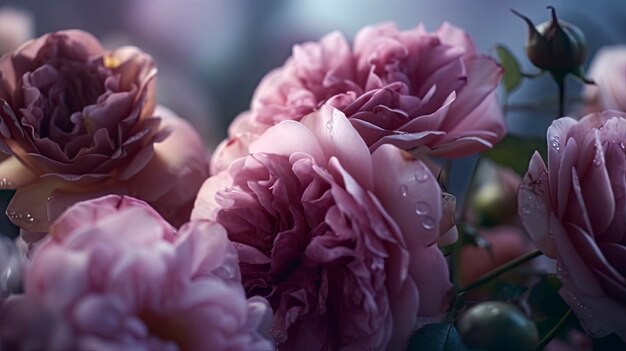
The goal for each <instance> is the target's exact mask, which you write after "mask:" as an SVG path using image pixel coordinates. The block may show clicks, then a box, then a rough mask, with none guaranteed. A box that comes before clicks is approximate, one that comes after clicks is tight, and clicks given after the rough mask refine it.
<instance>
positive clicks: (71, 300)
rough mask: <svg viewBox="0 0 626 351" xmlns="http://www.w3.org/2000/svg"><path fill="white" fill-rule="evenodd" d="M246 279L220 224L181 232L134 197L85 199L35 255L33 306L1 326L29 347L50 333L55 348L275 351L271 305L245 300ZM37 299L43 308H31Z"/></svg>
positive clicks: (30, 275)
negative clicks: (33, 327) (32, 324)
mask: <svg viewBox="0 0 626 351" xmlns="http://www.w3.org/2000/svg"><path fill="white" fill-rule="evenodd" d="M240 279H241V278H240V273H239V267H238V259H237V252H236V251H235V249H234V247H233V246H232V244H231V243H230V242H229V241H228V239H227V237H226V232H225V231H224V229H223V228H222V227H221V226H220V225H218V224H212V223H209V222H206V221H195V222H191V223H188V224H186V225H185V226H183V227H182V228H181V229H180V231H179V232H178V233H176V232H175V230H174V228H172V227H171V226H170V225H169V224H168V223H167V222H165V221H164V220H163V219H162V218H161V217H160V215H159V214H158V213H156V212H155V211H154V210H153V209H152V208H150V207H149V206H148V205H147V204H146V203H144V202H142V201H139V200H135V199H133V198H128V197H121V196H114V195H112V196H107V197H103V198H99V199H96V200H91V201H87V202H81V203H78V204H76V205H74V206H73V207H71V208H70V209H69V210H68V211H66V212H65V213H64V214H63V215H62V216H61V217H59V219H58V220H57V221H56V222H55V223H53V225H52V226H51V230H50V235H49V236H48V237H47V238H46V239H44V240H43V241H42V242H41V244H40V245H38V246H37V247H36V248H35V250H34V251H33V253H32V257H31V263H30V264H29V266H28V269H27V271H26V280H25V296H23V297H22V298H20V299H21V300H22V301H24V302H23V304H28V305H29V306H30V307H19V305H18V307H16V306H15V303H19V301H16V302H14V303H12V304H10V305H8V308H10V309H9V310H8V311H5V312H6V313H10V312H11V311H14V314H13V317H14V318H15V319H14V320H12V323H6V324H3V325H0V326H1V328H0V329H1V330H0V337H2V338H3V339H4V340H2V342H3V343H11V342H13V343H14V344H18V345H29V344H30V343H35V342H36V340H32V339H31V337H32V338H34V337H38V336H42V335H45V336H47V341H48V342H49V344H47V345H46V346H47V348H49V349H62V348H65V349H80V350H113V349H115V350H137V349H145V350H148V349H150V350H175V349H176V350H178V349H186V350H206V349H207V348H210V349H211V350H272V349H273V343H272V342H271V341H270V340H269V339H268V338H267V337H265V336H264V329H265V331H266V330H267V328H269V322H270V321H271V310H270V308H269V306H268V304H267V301H265V300H263V299H262V298H260V297H255V298H251V299H248V300H246V297H245V293H244V290H243V289H242V287H241V283H240ZM32 301H35V302H36V303H35V304H33V303H32ZM37 305H39V307H38V308H39V309H41V310H42V311H44V313H43V314H41V313H26V312H28V311H29V310H30V309H34V308H35V307H37ZM20 311H26V312H24V313H22V312H20ZM44 316H48V317H46V318H48V319H49V320H51V321H53V322H54V323H46V320H45V318H44ZM24 318H27V319H28V318H31V319H32V320H33V321H34V322H38V323H39V325H38V327H37V328H36V330H30V329H29V330H20V329H19V328H18V330H15V331H13V333H7V329H15V325H17V326H28V325H29V323H27V322H28V321H24V320H23V319H24ZM22 329H23V328H22ZM16 334H17V335H22V336H23V337H21V338H19V339H17V340H16V339H15V338H13V339H11V336H15V335H16ZM29 336H30V337H29Z"/></svg>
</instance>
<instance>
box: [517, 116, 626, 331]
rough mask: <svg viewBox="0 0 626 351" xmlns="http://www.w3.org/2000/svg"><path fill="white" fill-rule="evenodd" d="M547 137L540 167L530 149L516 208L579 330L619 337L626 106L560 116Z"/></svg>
mask: <svg viewBox="0 0 626 351" xmlns="http://www.w3.org/2000/svg"><path fill="white" fill-rule="evenodd" d="M547 138H548V166H547V169H546V165H545V163H544V161H543V160H542V159H541V156H539V154H537V153H535V155H534V156H533V158H532V160H531V162H530V166H529V170H528V173H527V174H526V176H525V177H524V179H523V181H522V184H521V186H520V191H519V202H518V203H519V209H520V210H519V214H520V216H521V218H522V221H523V223H524V226H525V227H526V230H527V231H528V233H529V234H530V235H531V237H532V239H533V241H534V242H535V244H536V245H537V247H539V248H540V249H541V250H542V251H543V252H544V253H545V254H546V255H547V256H549V257H551V258H554V259H556V260H557V274H558V276H559V278H560V280H561V283H562V288H561V290H560V294H561V296H562V297H563V299H564V300H565V301H566V302H567V303H568V304H569V306H570V307H571V308H572V309H573V310H574V312H575V313H576V315H577V316H578V318H579V320H580V321H581V323H582V325H583V327H584V328H585V330H586V331H587V332H588V333H589V334H591V335H592V336H595V337H601V336H604V335H607V334H610V333H617V335H619V336H620V337H621V338H622V339H624V340H626V265H625V263H626V260H625V258H626V184H625V181H624V179H625V177H626V153H625V151H624V150H625V147H624V144H625V143H626V113H623V112H617V111H605V112H602V113H596V114H591V115H587V116H585V117H584V118H582V119H581V120H580V121H579V122H577V121H575V120H574V119H572V118H569V117H564V118H560V119H558V120H556V121H554V122H553V123H552V126H550V128H548V135H547Z"/></svg>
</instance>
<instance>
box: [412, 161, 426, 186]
mask: <svg viewBox="0 0 626 351" xmlns="http://www.w3.org/2000/svg"><path fill="white" fill-rule="evenodd" d="M428 173H429V172H428V170H427V169H426V167H425V166H424V165H421V164H420V165H419V166H417V169H416V170H415V180H416V181H418V182H420V183H423V182H425V181H427V180H428Z"/></svg>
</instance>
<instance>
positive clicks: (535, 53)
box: [511, 6, 587, 80]
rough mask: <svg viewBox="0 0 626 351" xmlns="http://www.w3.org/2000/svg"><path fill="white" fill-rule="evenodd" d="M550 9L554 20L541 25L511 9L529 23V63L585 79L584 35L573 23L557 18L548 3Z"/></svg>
mask: <svg viewBox="0 0 626 351" xmlns="http://www.w3.org/2000/svg"><path fill="white" fill-rule="evenodd" d="M548 9H550V10H551V11H552V19H551V20H550V21H547V22H544V23H541V24H540V25H538V26H535V25H534V24H533V22H532V21H531V20H530V19H529V18H528V17H526V16H524V15H522V14H520V13H519V12H517V11H515V10H511V11H512V12H513V13H514V14H515V15H517V16H518V17H520V18H521V19H523V20H524V21H525V22H526V24H528V30H529V31H528V38H527V40H526V54H527V55H528V58H529V59H530V62H532V64H533V65H535V66H537V67H538V68H540V69H543V70H547V71H550V72H552V73H553V74H554V73H555V72H559V73H561V74H565V73H573V74H574V75H576V76H579V77H580V78H581V79H583V80H585V79H584V77H583V74H582V69H581V65H582V64H583V62H584V60H585V55H586V53H587V44H586V41H585V36H584V34H583V33H582V31H581V30H580V29H578V27H576V26H574V25H573V24H571V23H568V22H565V21H560V20H558V18H557V17H556V10H555V9H554V7H552V6H548Z"/></svg>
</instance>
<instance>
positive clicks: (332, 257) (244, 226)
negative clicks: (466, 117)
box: [192, 106, 451, 350]
mask: <svg viewBox="0 0 626 351" xmlns="http://www.w3.org/2000/svg"><path fill="white" fill-rule="evenodd" d="M250 152H251V154H250V155H248V156H247V157H245V158H240V159H237V160H236V161H235V162H233V163H232V164H231V165H230V167H229V168H228V170H226V171H222V172H221V173H218V174H217V175H215V176H213V177H211V178H209V179H208V180H207V181H206V182H205V183H204V185H203V187H202V189H201V191H200V193H199V194H198V199H197V201H196V207H195V208H194V211H193V213H192V218H204V219H210V220H213V221H217V222H218V223H220V224H222V225H223V226H224V228H226V231H227V232H228V236H229V238H230V239H231V240H233V241H234V242H235V243H236V244H235V245H236V248H237V250H238V252H239V258H240V267H241V272H242V281H243V285H244V287H245V289H246V292H247V294H248V296H255V295H260V296H263V297H266V298H267V299H268V300H269V301H270V304H271V305H272V307H273V308H274V311H275V317H274V321H273V325H272V333H273V335H274V337H275V339H276V341H277V343H278V344H279V345H280V349H283V350H326V349H332V350H338V349H342V348H344V347H349V348H352V349H360V350H363V349H368V350H369V349H376V350H379V349H390V350H403V349H404V348H405V347H406V342H407V340H408V338H409V336H410V335H411V333H412V332H413V331H414V330H415V329H417V328H418V327H419V326H420V325H421V324H423V323H424V321H426V320H430V319H432V320H436V319H438V318H439V317H441V314H442V312H443V311H444V309H445V306H444V304H445V302H446V300H447V299H446V294H447V293H448V291H449V289H450V288H451V284H450V282H449V278H448V269H447V264H446V261H445V259H444V257H443V256H442V254H441V252H440V250H439V248H438V247H437V245H436V241H437V239H438V238H439V235H440V232H442V231H447V230H448V225H447V220H448V219H449V218H446V216H445V215H443V214H442V212H443V211H442V202H445V201H443V200H442V193H441V190H440V188H439V184H438V183H437V180H436V177H434V176H433V175H432V174H431V173H430V171H429V170H428V168H427V167H426V165H425V164H424V163H422V162H421V161H418V160H415V159H413V158H412V157H411V156H410V155H409V154H407V153H405V152H404V151H402V150H400V149H398V148H396V147H394V146H391V145H383V146H381V147H380V148H378V149H377V150H376V151H375V152H374V153H373V154H370V152H369V150H368V148H367V145H366V144H365V143H364V142H363V139H361V137H360V136H359V135H358V133H357V132H356V130H355V129H354V128H353V127H352V126H351V125H350V122H349V121H348V119H347V118H346V117H345V115H344V114H343V113H342V112H341V111H339V110H336V109H334V108H332V107H329V106H324V107H320V109H319V110H318V111H317V112H314V113H312V114H310V115H308V116H306V117H304V118H303V119H302V121H301V123H298V122H295V121H284V122H282V123H279V124H277V125H276V126H273V127H270V128H269V129H267V130H266V131H265V133H263V134H262V135H261V136H260V137H259V138H258V139H257V140H256V141H254V142H253V143H251V144H250ZM447 215H448V216H449V215H450V214H447ZM440 221H441V223H442V224H440Z"/></svg>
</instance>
